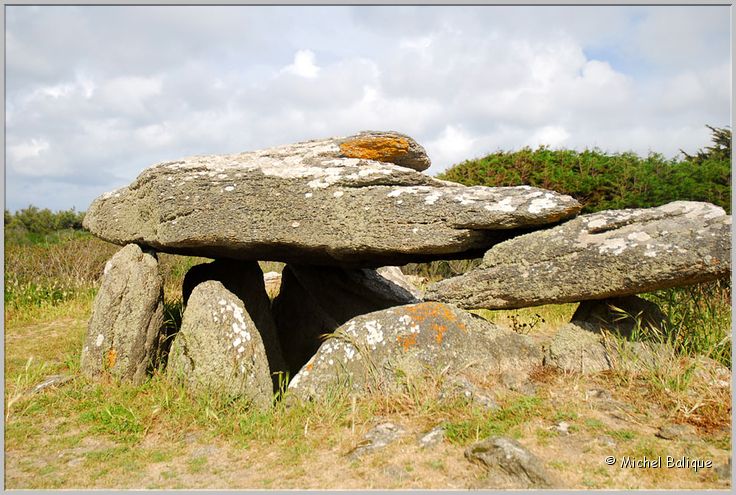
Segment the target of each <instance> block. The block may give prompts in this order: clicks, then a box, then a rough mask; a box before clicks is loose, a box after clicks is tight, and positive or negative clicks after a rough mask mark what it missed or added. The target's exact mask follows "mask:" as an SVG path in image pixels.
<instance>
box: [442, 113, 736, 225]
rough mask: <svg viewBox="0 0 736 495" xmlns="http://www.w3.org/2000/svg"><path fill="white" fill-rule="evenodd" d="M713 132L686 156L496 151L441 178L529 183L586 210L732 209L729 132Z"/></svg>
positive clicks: (478, 182)
mask: <svg viewBox="0 0 736 495" xmlns="http://www.w3.org/2000/svg"><path fill="white" fill-rule="evenodd" d="M709 128H710V129H711V130H712V131H713V141H714V143H715V145H714V146H712V147H709V148H707V149H706V150H701V151H700V152H698V154H697V155H696V156H690V155H687V154H685V153H684V152H683V154H684V155H685V159H684V160H678V159H672V160H667V159H665V158H664V157H663V156H662V155H660V154H658V153H650V154H649V156H647V157H646V158H642V157H639V156H638V155H636V154H635V153H632V152H625V153H613V154H609V153H604V152H602V151H600V150H598V149H593V150H587V149H586V150H585V151H581V152H579V151H573V150H551V149H549V148H547V147H546V146H542V147H539V148H537V149H536V150H532V149H531V148H528V147H527V148H523V149H521V150H519V151H513V152H506V151H497V152H495V153H492V154H490V155H487V156H485V157H483V158H479V159H477V160H468V161H465V162H463V163H460V164H458V165H455V166H453V167H451V168H450V169H448V170H446V171H445V172H443V173H441V174H439V175H438V178H440V179H443V180H449V181H453V182H459V183H461V184H465V185H468V186H475V185H483V186H518V185H524V184H526V185H530V186H534V187H541V188H544V189H550V190H553V191H557V192H560V193H563V194H568V195H570V196H573V197H574V198H576V199H577V200H578V201H580V203H581V204H582V205H583V213H590V212H594V211H600V210H607V209H621V208H646V207H652V206H659V205H662V204H665V203H668V202H670V201H675V200H690V201H707V202H710V203H713V204H716V205H718V206H720V207H722V208H723V209H725V210H726V211H727V212H729V213H730V211H731V159H730V155H731V131H730V130H728V129H716V128H713V127H709Z"/></svg>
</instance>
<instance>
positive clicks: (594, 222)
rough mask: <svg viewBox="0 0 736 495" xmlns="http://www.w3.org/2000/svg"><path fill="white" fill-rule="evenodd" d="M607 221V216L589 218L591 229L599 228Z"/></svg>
mask: <svg viewBox="0 0 736 495" xmlns="http://www.w3.org/2000/svg"><path fill="white" fill-rule="evenodd" d="M606 223H607V222H606V217H598V218H594V219H592V220H588V228H589V229H599V228H601V227H604V226H605V225H606Z"/></svg>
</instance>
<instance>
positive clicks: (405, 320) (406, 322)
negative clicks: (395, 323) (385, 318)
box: [399, 315, 412, 326]
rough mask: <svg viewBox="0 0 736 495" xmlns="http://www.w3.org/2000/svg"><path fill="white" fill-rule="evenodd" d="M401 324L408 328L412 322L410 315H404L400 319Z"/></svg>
mask: <svg viewBox="0 0 736 495" xmlns="http://www.w3.org/2000/svg"><path fill="white" fill-rule="evenodd" d="M399 322H400V323H402V324H404V325H407V326H408V325H409V324H411V322H412V319H411V316H409V315H403V316H401V317H399Z"/></svg>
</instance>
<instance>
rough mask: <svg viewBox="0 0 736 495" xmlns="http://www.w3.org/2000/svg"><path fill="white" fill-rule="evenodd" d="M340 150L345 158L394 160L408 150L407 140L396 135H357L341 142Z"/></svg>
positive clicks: (379, 160) (380, 160)
mask: <svg viewBox="0 0 736 495" xmlns="http://www.w3.org/2000/svg"><path fill="white" fill-rule="evenodd" d="M340 152H341V153H342V154H343V155H344V156H345V157H347V158H360V159H363V160H375V161H377V162H395V161H396V160H397V159H399V158H401V157H402V156H404V155H406V154H407V153H408V152H409V140H408V139H406V138H402V137H398V136H397V137H387V136H365V137H358V138H355V139H350V140H348V141H345V142H343V143H341V144H340Z"/></svg>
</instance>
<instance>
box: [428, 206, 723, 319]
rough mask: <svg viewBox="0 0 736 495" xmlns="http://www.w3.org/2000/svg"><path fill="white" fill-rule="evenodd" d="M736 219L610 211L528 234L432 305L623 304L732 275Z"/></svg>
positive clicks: (684, 210)
mask: <svg viewBox="0 0 736 495" xmlns="http://www.w3.org/2000/svg"><path fill="white" fill-rule="evenodd" d="M730 273H731V216H730V215H726V214H725V212H724V211H723V209H722V208H719V207H717V206H714V205H711V204H709V203H698V202H689V201H676V202H673V203H669V204H666V205H664V206H659V207H657V208H647V209H632V210H609V211H602V212H598V213H593V214H590V215H583V216H580V217H578V218H576V219H574V220H570V221H568V222H566V223H564V224H562V225H560V226H558V227H554V228H551V229H547V230H542V231H538V232H532V233H530V234H526V235H522V236H519V237H516V238H515V239H511V240H509V241H506V242H503V243H501V244H498V245H496V246H494V247H493V248H492V249H490V250H489V251H488V252H487V253H486V254H485V256H484V258H483V263H482V264H481V265H480V266H479V267H478V268H477V269H474V270H471V271H470V272H468V273H465V274H464V275H461V276H459V277H455V278H451V279H448V280H443V281H440V282H438V283H436V284H434V285H432V286H430V287H429V288H428V290H427V292H426V294H425V299H426V300H433V301H442V302H448V303H453V304H457V305H458V306H460V307H463V308H488V309H503V308H521V307H527V306H537V305H541V304H558V303H564V302H576V301H583V300H587V299H604V298H610V297H620V296H625V295H630V294H636V293H640V292H648V291H652V290H656V289H664V288H669V287H676V286H681V285H688V284H695V283H699V282H705V281H708V280H713V279H716V278H723V277H728V276H730Z"/></svg>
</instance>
